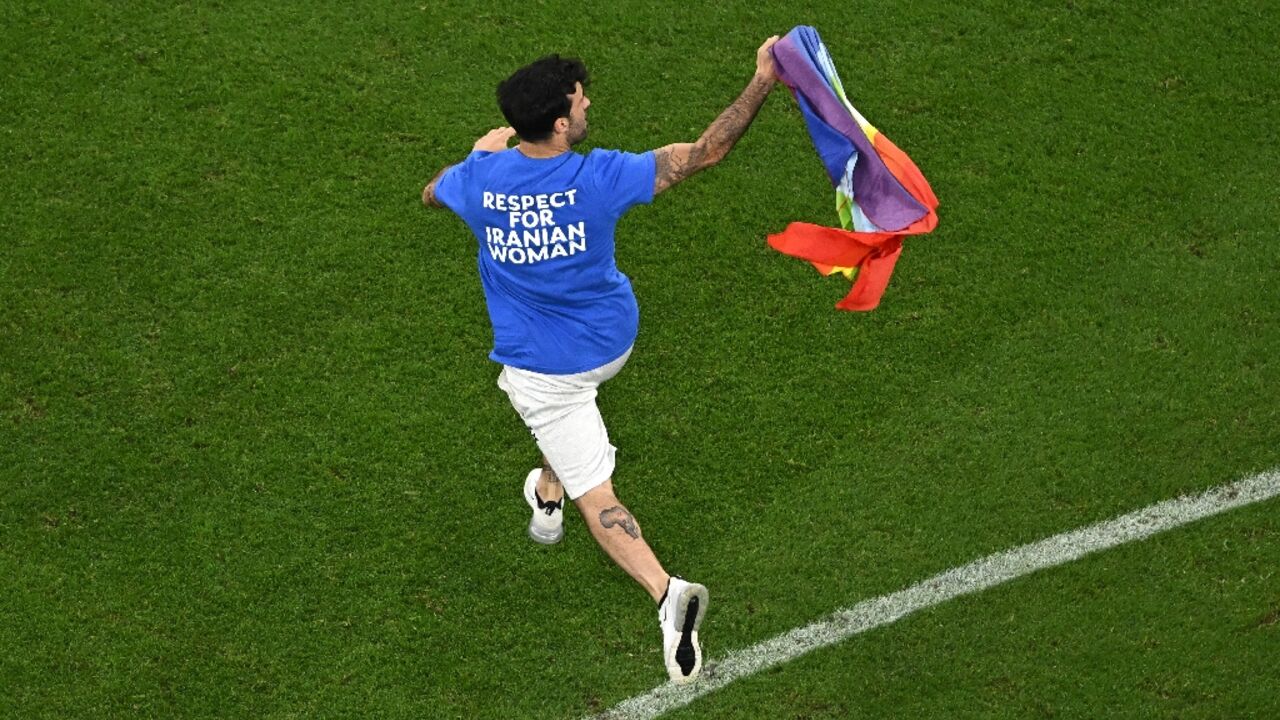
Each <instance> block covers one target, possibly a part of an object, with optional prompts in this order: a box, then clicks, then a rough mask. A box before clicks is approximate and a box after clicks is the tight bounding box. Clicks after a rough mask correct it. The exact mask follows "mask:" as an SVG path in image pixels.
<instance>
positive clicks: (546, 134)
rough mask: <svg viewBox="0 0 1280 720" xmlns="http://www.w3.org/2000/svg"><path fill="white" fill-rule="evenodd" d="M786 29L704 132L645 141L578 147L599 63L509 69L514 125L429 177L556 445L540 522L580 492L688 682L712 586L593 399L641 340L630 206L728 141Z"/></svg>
mask: <svg viewBox="0 0 1280 720" xmlns="http://www.w3.org/2000/svg"><path fill="white" fill-rule="evenodd" d="M777 40H778V38H777V37H776V36H775V37H771V38H769V39H768V40H766V41H765V42H764V44H763V45H761V46H760V48H759V49H758V50H757V51H756V71H755V75H754V76H753V77H752V78H751V82H750V83H749V84H748V85H747V87H746V89H745V90H743V91H742V94H741V95H740V96H739V97H738V99H737V100H735V101H734V102H733V104H732V105H730V106H729V107H728V108H727V109H725V111H724V112H722V113H721V114H720V116H719V117H718V118H716V120H715V122H713V123H711V125H710V126H709V127H708V128H707V130H706V131H705V132H704V133H702V136H701V137H700V138H698V141H697V142H693V143H676V144H673V145H667V146H665V147H661V148H658V149H657V150H653V151H650V152H646V153H641V154H633V153H627V152H619V151H616V150H592V151H591V152H589V153H587V154H586V155H583V154H580V153H576V152H574V151H573V147H574V145H576V144H578V143H580V142H582V140H583V139H585V138H586V136H587V109H588V108H589V107H591V101H590V100H589V99H587V96H586V92H585V85H586V84H587V82H588V80H587V70H586V67H584V66H583V64H582V63H581V62H580V61H578V60H573V59H568V58H561V57H560V56H558V55H551V56H549V57H544V58H542V59H540V60H538V61H536V62H534V63H532V64H530V65H527V66H525V67H523V68H520V69H519V70H517V71H515V73H513V74H512V75H511V77H509V78H507V79H506V80H505V81H503V82H502V83H501V84H499V85H498V105H499V107H500V108H501V109H502V114H503V116H505V117H506V119H507V122H509V123H511V126H510V127H502V128H497V129H494V130H491V131H489V132H488V133H487V134H486V135H485V136H484V137H482V138H480V139H479V140H478V141H476V143H475V146H474V148H473V150H472V152H471V154H470V155H468V156H467V157H466V159H465V160H463V161H462V162H461V163H458V164H456V165H451V166H448V167H446V168H444V169H443V170H441V171H440V172H439V173H437V174H436V176H435V177H434V178H433V179H432V180H431V182H429V183H427V186H426V187H425V188H423V190H422V202H423V203H424V204H425V205H427V206H428V207H447V208H449V209H450V210H452V211H453V212H455V213H457V214H458V216H460V217H461V218H462V219H463V220H464V221H465V222H466V223H467V226H468V227H469V228H470V229H471V231H472V232H473V233H475V236H476V238H477V239H478V240H479V242H480V248H479V270H480V281H481V285H482V286H483V288H484V295H485V301H486V303H487V305H488V309H489V319H490V321H491V323H492V325H493V351H492V352H491V353H490V354H489V357H490V359H492V360H493V361H495V362H497V363H500V364H501V365H502V371H501V372H500V373H499V375H498V387H500V388H502V390H504V391H505V392H506V393H507V396H508V397H509V398H510V400H511V404H512V405H513V406H514V407H515V409H516V412H517V413H519V414H520V418H521V419H522V420H523V421H524V423H525V425H527V426H528V427H529V429H530V431H531V432H532V433H533V436H534V438H535V439H536V440H537V444H538V448H539V449H540V450H541V451H542V456H543V459H542V467H541V468H535V469H533V470H531V471H530V472H529V474H528V476H527V477H526V478H525V483H524V497H525V501H526V502H527V503H528V505H529V507H530V509H531V511H532V513H533V516H532V519H531V520H530V521H529V536H530V537H531V538H533V539H534V540H535V541H537V542H540V543H547V544H551V543H555V542H559V540H560V538H561V537H563V535H564V528H563V522H564V516H563V512H562V511H563V507H564V496H565V495H568V496H569V499H570V500H572V501H573V502H574V504H575V505H576V506H577V508H578V511H579V512H580V513H581V514H582V518H583V521H584V522H585V523H586V524H587V528H588V529H589V530H590V531H591V534H592V536H593V537H594V538H595V539H596V542H598V543H599V544H600V547H601V548H603V549H604V551H605V552H606V553H607V554H608V555H609V557H610V558H611V559H613V561H614V562H616V563H617V564H618V565H619V566H620V567H621V568H622V569H623V570H625V571H626V572H627V574H629V575H630V576H631V577H632V578H634V579H635V580H636V582H638V583H640V585H641V586H642V587H644V589H645V590H646V591H648V593H649V595H650V597H652V598H653V599H654V601H655V602H657V603H658V622H659V625H660V626H661V628H662V636H663V659H664V661H665V663H666V667H667V673H668V674H669V675H670V677H671V679H672V680H674V681H675V682H677V683H686V682H690V681H692V680H693V679H694V678H695V677H697V676H698V673H699V671H700V670H701V669H702V650H701V647H700V646H699V644H698V626H699V624H700V623H701V622H702V617H703V614H704V613H705V612H706V609H707V589H706V588H705V587H703V586H702V585H699V584H697V583H691V582H687V581H685V580H683V579H681V578H680V577H678V576H670V575H668V574H667V572H666V570H664V569H663V567H662V564H661V563H659V562H658V558H657V557H655V556H654V554H653V551H652V550H651V549H650V548H649V544H648V543H647V542H645V540H644V537H643V536H642V535H641V533H640V524H639V523H638V522H636V519H635V517H634V516H633V515H632V514H631V513H630V512H629V511H628V510H627V508H626V507H625V506H624V505H623V504H622V502H621V501H619V500H618V497H617V495H615V494H614V490H613V479H612V478H613V470H614V453H615V451H616V448H615V447H614V446H613V445H611V444H610V443H609V435H608V432H607V431H606V430H605V426H604V421H603V420H602V419H601V417H600V411H599V409H598V408H597V407H596V402H595V398H596V389H597V388H598V387H599V386H600V384H601V383H603V382H604V381H606V380H608V379H610V378H612V377H613V376H614V375H616V374H617V373H618V371H619V370H621V369H622V366H623V365H624V364H625V363H626V362H627V358H628V357H629V356H630V355H631V348H632V344H633V343H634V342H635V338H636V329H637V324H638V321H639V311H638V308H637V306H636V300H635V295H634V294H633V293H632V291H631V282H630V281H629V280H628V279H627V276H626V275H623V274H622V273H621V272H619V271H618V268H617V265H616V263H615V260H614V237H613V236H614V227H615V226H616V225H617V222H618V219H619V218H621V217H622V215H623V214H624V213H626V211H627V210H629V209H630V208H632V207H633V206H635V205H638V204H645V203H649V202H652V201H653V197H654V196H655V195H657V194H658V193H660V192H662V191H664V190H666V189H667V188H669V187H671V186H673V185H675V184H677V183H679V182H680V181H682V180H684V179H685V178H687V177H689V176H691V175H693V174H694V173H696V172H698V171H700V170H704V169H706V168H709V167H711V166H712V165H715V164H716V163H718V162H720V160H722V159H723V158H724V157H725V155H727V154H728V152H729V150H730V149H731V148H732V147H733V146H734V144H735V143H737V142H738V139H739V138H741V137H742V134H743V133H744V132H746V130H747V127H748V126H750V125H751V121H752V120H754V119H755V116H756V113H757V112H759V110H760V106H761V105H763V104H764V101H765V98H767V97H768V95H769V92H770V91H771V90H772V89H773V87H774V84H775V83H776V82H777V74H776V72H775V69H774V65H773V56H772V55H771V54H770V51H769V49H770V48H771V47H772V46H773V44H774V43H775V42H777ZM516 136H518V139H519V143H518V144H517V145H516V146H515V147H514V148H508V147H507V145H508V143H509V142H510V141H511V139H512V138H513V137H516Z"/></svg>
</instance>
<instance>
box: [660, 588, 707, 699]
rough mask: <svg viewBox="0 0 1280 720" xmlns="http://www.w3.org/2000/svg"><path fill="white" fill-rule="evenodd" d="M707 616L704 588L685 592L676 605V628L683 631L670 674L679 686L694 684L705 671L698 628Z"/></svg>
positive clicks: (670, 661)
mask: <svg viewBox="0 0 1280 720" xmlns="http://www.w3.org/2000/svg"><path fill="white" fill-rule="evenodd" d="M706 612H707V589H706V588H705V587H703V586H702V585H690V586H689V587H687V588H685V591H684V594H683V595H681V596H680V599H679V601H678V602H677V603H676V617H675V625H676V627H678V628H680V642H679V643H677V644H676V650H675V652H674V653H672V656H671V657H669V658H667V672H668V674H669V675H670V676H671V679H672V680H673V681H674V682H675V683H676V684H677V685H684V684H686V683H690V682H693V680H694V678H696V677H698V674H699V673H700V672H701V671H702V648H701V647H700V646H699V645H698V626H699V625H701V624H702V616H703V615H705V614H706ZM686 668H688V669H687V670H686ZM673 670H674V671H675V672H672V671H673Z"/></svg>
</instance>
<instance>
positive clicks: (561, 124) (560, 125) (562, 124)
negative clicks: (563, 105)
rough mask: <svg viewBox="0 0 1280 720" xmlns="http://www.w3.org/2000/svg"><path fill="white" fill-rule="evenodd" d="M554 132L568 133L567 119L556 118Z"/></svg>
mask: <svg viewBox="0 0 1280 720" xmlns="http://www.w3.org/2000/svg"><path fill="white" fill-rule="evenodd" d="M555 131H556V132H558V133H567V132H569V118H556V124H555Z"/></svg>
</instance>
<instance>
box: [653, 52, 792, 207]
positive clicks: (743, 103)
mask: <svg viewBox="0 0 1280 720" xmlns="http://www.w3.org/2000/svg"><path fill="white" fill-rule="evenodd" d="M776 42H778V36H777V35H774V36H773V37H771V38H769V39H768V40H765V41H764V44H763V45H761V46H760V48H759V49H758V50H756V74H755V76H753V77H752V78H751V82H750V83H749V84H748V85H747V89H746V90H743V91H742V94H741V95H739V96H738V99H737V100H734V101H733V104H732V105H730V106H729V107H727V108H725V111H724V112H722V113H720V117H718V118H716V119H715V122H713V123H711V125H710V126H708V127H707V129H706V131H705V132H703V133H702V137H700V138H698V141H697V142H694V143H675V144H672V145H667V146H665V147H660V148H658V149H657V150H654V151H653V157H654V161H655V163H656V164H657V175H656V177H655V178H654V181H653V194H654V195H657V194H658V193H660V192H662V191H663V190H666V189H667V188H669V187H671V186H672V185H675V184H676V183H678V182H680V181H681V180H684V179H685V178H687V177H689V176H690V175H693V174H694V173H696V172H698V171H699V170H705V169H706V168H709V167H711V166H712V165H715V164H716V163H718V162H720V161H721V160H723V159H724V156H725V155H728V154H729V150H730V149H732V148H733V146H734V145H735V144H736V143H737V142H738V139H739V138H741V137H742V134H743V133H745V132H746V131H747V128H748V127H749V126H750V125H751V121H752V120H755V119H756V113H758V112H760V106H762V105H764V100H765V98H767V97H769V91H771V90H773V85H774V83H776V82H777V81H778V74H777V70H776V69H775V68H774V66H773V54H772V53H771V52H770V48H772V47H773V44H774V43H776Z"/></svg>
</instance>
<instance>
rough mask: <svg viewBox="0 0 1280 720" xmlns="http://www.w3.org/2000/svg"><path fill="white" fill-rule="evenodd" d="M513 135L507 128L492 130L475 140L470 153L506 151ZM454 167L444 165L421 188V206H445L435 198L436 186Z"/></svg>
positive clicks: (513, 131) (513, 132) (514, 132)
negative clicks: (477, 151)
mask: <svg viewBox="0 0 1280 720" xmlns="http://www.w3.org/2000/svg"><path fill="white" fill-rule="evenodd" d="M515 134H516V131H515V130H512V129H511V128H509V127H500V128H494V129H492V130H490V131H489V132H487V133H485V135H484V137H482V138H480V139H479V140H477V141H476V144H475V145H474V146H472V148H471V151H472V152H475V151H476V150H483V151H484V152H498V151H499V150H506V149H507V143H509V142H510V141H511V138H513V137H515ZM454 165H457V163H454ZM454 165H445V166H444V168H442V169H441V170H440V172H438V173H436V176H435V177H433V178H431V182H429V183H427V186H426V187H424V188H422V204H423V205H426V206H427V207H445V204H444V203H442V202H440V200H439V198H437V197H436V184H437V183H439V182H440V178H442V177H444V174H445V173H446V172H448V171H449V168H451V167H453V166H454Z"/></svg>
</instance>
